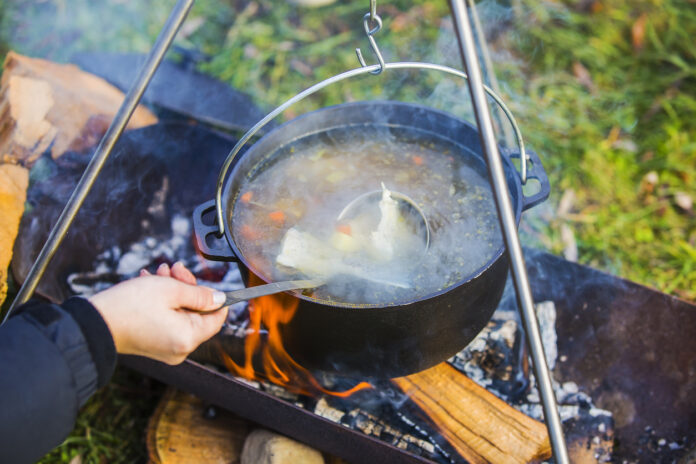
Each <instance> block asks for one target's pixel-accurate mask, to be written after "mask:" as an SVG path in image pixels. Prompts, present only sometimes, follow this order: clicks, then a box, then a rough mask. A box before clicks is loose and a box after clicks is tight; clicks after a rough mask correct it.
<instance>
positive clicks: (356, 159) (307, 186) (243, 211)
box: [230, 125, 502, 306]
mask: <svg viewBox="0 0 696 464" xmlns="http://www.w3.org/2000/svg"><path fill="white" fill-rule="evenodd" d="M382 184H384V186H385V187H386V189H388V190H389V191H392V192H398V193H401V194H405V195H407V196H408V197H410V198H411V199H412V200H413V201H414V202H415V203H416V204H417V205H418V206H419V207H420V208H421V210H422V211H423V213H424V214H425V216H426V217H427V218H428V221H429V223H430V226H431V236H430V247H429V248H428V250H427V251H426V250H425V249H424V246H423V243H422V238H421V237H420V231H418V230H415V229H414V230H411V229H410V228H409V227H410V226H409V227H406V228H404V226H403V221H397V222H399V224H401V225H399V226H398V227H401V228H402V229H403V230H402V231H401V232H400V233H401V235H399V237H401V238H400V239H399V240H396V241H395V243H390V242H389V240H388V239H385V238H384V234H382V235H379V234H377V235H374V234H372V232H374V230H376V227H377V226H378V225H379V224H380V214H384V213H380V211H381V210H380V209H378V208H377V206H380V205H381V206H383V204H382V203H381V202H380V203H379V205H375V208H374V215H375V216H374V217H371V218H368V219H367V220H365V218H364V217H363V218H362V219H361V220H355V221H353V222H351V223H347V224H346V223H342V222H340V221H337V217H338V215H339V213H340V212H341V211H342V210H343V208H344V207H345V206H346V205H348V204H349V203H350V202H351V201H352V200H353V199H355V198H356V197H358V196H360V195H362V194H365V193H366V192H372V191H379V190H380V189H381V188H382ZM382 198H383V199H384V197H382ZM231 215H232V217H231V222H230V223H231V224H232V234H233V237H234V240H235V243H236V245H237V247H238V248H239V250H240V251H241V252H242V254H243V256H244V258H245V260H246V261H247V262H248V263H249V265H250V267H251V269H252V270H253V271H254V272H255V273H257V274H258V275H260V276H261V277H263V278H266V279H267V280H269V281H280V280H290V279H295V278H305V277H310V278H314V277H317V273H319V274H322V273H326V272H329V274H330V273H331V272H334V273H335V272H337V270H340V273H338V274H336V275H333V276H331V278H329V280H328V282H327V284H326V285H324V286H321V287H319V288H317V289H316V290H314V292H313V293H312V295H311V296H312V297H313V298H316V299H318V300H321V301H322V302H328V303H332V304H351V305H374V306H385V305H392V304H399V303H405V302H408V301H413V300H415V299H418V298H422V297H424V296H426V295H428V294H431V293H434V292H438V291H440V290H444V289H446V288H448V287H450V286H452V285H454V284H456V283H457V282H458V281H460V280H462V279H464V278H466V277H468V276H470V275H472V274H473V273H474V272H476V271H477V270H478V269H480V268H482V267H483V266H484V265H485V264H486V263H488V262H489V261H490V260H491V259H492V258H493V256H494V255H495V254H496V252H497V251H498V250H499V249H500V248H501V247H502V237H501V234H500V231H499V226H498V218H497V215H496V209H495V204H494V201H493V197H492V193H491V190H490V186H489V183H488V181H487V177H486V168H485V165H484V163H483V160H482V159H481V158H479V157H478V156H476V155H474V154H473V153H471V152H469V151H468V150H467V149H465V148H463V147H462V146H460V145H458V144H455V143H453V142H451V141H450V140H448V139H444V138H439V137H435V136H433V134H431V133H425V132H420V131H418V130H415V129H413V128H408V129H404V128H394V127H385V126H374V125H360V126H350V127H346V128H340V129H331V130H328V131H324V132H320V133H317V134H313V135H309V136H306V137H303V138H301V139H299V140H295V141H293V142H292V143H290V144H288V145H285V146H283V147H281V148H280V149H278V150H277V151H276V152H274V153H272V154H270V155H269V156H268V157H266V158H265V159H264V160H263V161H262V162H260V163H259V164H257V165H256V167H255V168H254V169H253V170H252V171H251V172H250V173H248V175H247V177H246V178H245V179H244V180H243V182H242V184H241V187H240V189H239V191H238V193H237V196H236V198H235V199H234V207H233V208H232V213H231ZM395 227H396V226H395ZM356 229H359V230H358V232H356ZM365 231H367V232H365ZM370 231H372V232H370ZM404 231H406V232H408V233H411V234H412V236H411V238H410V239H409V237H408V234H406V235H405V234H404V233H403V232H404ZM387 235H389V234H387ZM397 235H398V234H397ZM394 236H396V235H394ZM291 238H294V239H301V240H303V242H302V245H303V246H304V247H305V248H304V249H303V250H304V252H302V253H300V254H299V255H298V256H299V258H301V259H302V261H303V262H304V264H303V265H302V266H299V265H298V266H294V267H293V266H287V265H285V264H287V260H286V261H284V260H283V259H282V258H283V257H284V256H285V255H286V254H287V253H286V250H287V248H284V246H285V247H287V246H288V244H289V243H290V242H289V241H290V239H291ZM284 240H287V241H284ZM380 240H381V241H380ZM334 251H336V253H335V254H334ZM298 253H299V252H298ZM327 253H328V254H327ZM279 255H281V256H280V257H279ZM308 255H311V256H309V257H308ZM328 255H330V259H329V258H327V256H328ZM279 258H280V259H279ZM299 258H298V259H299ZM336 260H338V261H336ZM279 261H281V263H279ZM344 268H345V269H344ZM298 269H299V270H298ZM302 271H304V272H302ZM384 281H389V282H390V283H384ZM400 283H406V284H407V286H406V288H403V286H402V285H399V284H400Z"/></svg>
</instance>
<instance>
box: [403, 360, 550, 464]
mask: <svg viewBox="0 0 696 464" xmlns="http://www.w3.org/2000/svg"><path fill="white" fill-rule="evenodd" d="M392 382H394V383H395V384H396V385H397V386H398V387H399V388H400V389H401V390H402V391H403V392H404V393H406V394H407V395H408V396H409V397H410V399H411V401H413V402H414V403H415V404H416V405H418V407H419V408H420V409H421V410H422V411H423V413H424V414H425V416H427V418H428V420H429V421H431V422H432V423H433V424H434V425H435V426H436V427H437V429H438V431H439V432H440V434H441V435H442V436H443V437H444V438H445V439H446V440H447V441H448V442H449V444H450V445H451V446H452V447H453V448H454V449H455V450H456V451H457V452H458V453H459V454H460V455H461V456H462V457H464V458H465V459H466V460H467V461H469V462H470V463H472V464H478V463H487V462H492V463H499V462H506V463H527V462H531V461H534V460H543V459H547V458H549V457H550V456H551V446H550V442H549V438H548V434H547V431H546V427H545V426H544V424H542V423H540V422H538V421H536V420H534V419H532V418H530V417H528V416H526V415H524V414H523V413H521V412H519V411H517V410H516V409H514V408H513V407H512V406H510V405H508V404H507V403H505V402H504V401H502V400H501V399H499V398H498V397H496V396H495V395H493V394H492V393H490V392H488V391H487V390H486V389H485V388H483V387H481V386H479V385H478V384H476V383H475V382H474V381H472V380H470V379H469V378H468V377H466V376H465V375H464V374H462V373H460V372H459V371H457V370H456V369H455V368H454V367H452V366H451V365H449V364H447V363H442V364H439V365H437V366H435V367H432V368H430V369H428V370H425V371H423V372H419V373H417V374H413V375H409V376H407V377H400V378H397V379H393V380H392Z"/></svg>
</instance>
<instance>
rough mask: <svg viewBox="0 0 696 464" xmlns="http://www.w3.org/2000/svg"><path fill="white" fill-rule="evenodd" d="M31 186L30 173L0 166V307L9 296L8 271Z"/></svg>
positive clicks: (8, 166)
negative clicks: (25, 201)
mask: <svg viewBox="0 0 696 464" xmlns="http://www.w3.org/2000/svg"><path fill="white" fill-rule="evenodd" d="M28 185H29V171H28V170H27V169H26V168H23V167H21V166H15V165H12V164H0V218H2V219H1V220H0V305H1V304H2V302H3V301H4V300H5V297H6V296H7V269H8V267H9V265H10V260H11V259H12V246H13V244H14V240H15V237H16V236H17V231H18V229H19V220H20V218H21V217H22V213H23V212H24V200H25V199H26V195H27V187H28Z"/></svg>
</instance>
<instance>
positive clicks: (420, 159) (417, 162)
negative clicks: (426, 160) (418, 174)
mask: <svg viewBox="0 0 696 464" xmlns="http://www.w3.org/2000/svg"><path fill="white" fill-rule="evenodd" d="M412 159H413V164H415V165H416V166H420V165H422V164H423V157H422V156H418V155H414V156H413V158H412Z"/></svg>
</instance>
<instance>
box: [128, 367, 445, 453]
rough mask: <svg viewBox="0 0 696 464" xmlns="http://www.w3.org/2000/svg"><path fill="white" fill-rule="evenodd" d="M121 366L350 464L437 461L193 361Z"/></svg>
mask: <svg viewBox="0 0 696 464" xmlns="http://www.w3.org/2000/svg"><path fill="white" fill-rule="evenodd" d="M119 362H120V363H121V364H122V365H124V366H127V367H129V368H131V369H134V370H136V371H139V372H140V373H142V374H144V375H147V376H149V377H153V378H155V379H157V380H159V381H161V382H164V383H166V384H168V385H172V386H174V387H177V388H179V389H181V390H185V391H187V392H189V393H192V394H194V395H196V396H199V397H200V398H205V399H206V400H207V401H209V402H210V403H212V404H215V405H216V406H220V407H221V408H224V409H227V410H229V411H232V412H234V413H236V414H238V415H240V416H242V417H244V418H246V419H249V420H251V421H253V422H256V423H258V424H259V425H262V426H264V427H268V428H269V429H273V430H275V431H277V432H280V433H282V434H285V435H287V436H289V437H292V438H294V439H296V440H299V441H301V442H304V443H306V444H308V445H310V446H312V447H314V448H317V449H319V450H321V451H325V452H327V453H330V454H332V455H335V456H338V457H340V458H343V459H345V460H347V461H349V462H355V463H359V462H365V457H366V456H369V459H370V462H379V463H381V464H389V463H405V464H411V463H414V464H415V463H421V464H422V463H428V464H432V462H433V461H431V460H429V459H426V458H424V457H422V456H418V455H415V454H412V453H409V452H408V451H405V450H402V449H399V448H397V447H395V446H393V445H390V444H388V443H385V442H383V441H381V440H378V439H376V438H373V437H370V436H368V435H365V434H363V433H362V432H359V431H355V430H352V429H350V428H348V427H345V426H343V425H341V424H338V423H336V422H332V421H330V420H328V419H326V418H324V417H322V416H319V415H317V414H314V413H313V412H311V411H308V410H306V409H302V408H300V407H298V406H295V405H294V404H291V403H288V402H287V401H285V400H282V399H279V398H275V397H274V396H272V395H269V394H268V393H265V392H262V391H259V390H258V389H256V388H254V387H252V386H250V385H246V384H245V383H243V382H241V381H239V380H236V379H234V378H232V377H229V376H227V375H224V374H222V373H220V372H218V371H216V370H214V369H211V368H209V367H207V366H205V365H203V364H199V363H197V362H195V361H192V360H190V359H187V360H186V361H184V362H183V363H182V364H179V365H178V366H170V365H167V364H163V363H160V362H157V361H152V360H150V359H148V358H143V357H140V356H123V355H122V356H120V357H119Z"/></svg>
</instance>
